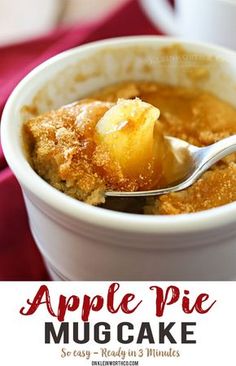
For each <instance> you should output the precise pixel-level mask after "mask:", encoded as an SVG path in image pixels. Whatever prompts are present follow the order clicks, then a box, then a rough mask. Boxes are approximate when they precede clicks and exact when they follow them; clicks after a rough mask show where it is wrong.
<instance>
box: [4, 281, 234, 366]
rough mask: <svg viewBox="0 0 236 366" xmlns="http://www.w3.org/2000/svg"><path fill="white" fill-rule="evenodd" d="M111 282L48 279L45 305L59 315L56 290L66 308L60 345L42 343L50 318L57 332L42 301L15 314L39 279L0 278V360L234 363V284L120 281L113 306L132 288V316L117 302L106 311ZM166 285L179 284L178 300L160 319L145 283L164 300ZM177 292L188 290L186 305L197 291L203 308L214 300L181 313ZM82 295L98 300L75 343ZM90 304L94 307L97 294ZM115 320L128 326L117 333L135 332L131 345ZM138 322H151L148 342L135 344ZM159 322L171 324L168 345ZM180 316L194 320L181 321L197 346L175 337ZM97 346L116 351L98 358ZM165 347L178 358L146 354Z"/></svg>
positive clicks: (8, 365)
mask: <svg viewBox="0 0 236 366" xmlns="http://www.w3.org/2000/svg"><path fill="white" fill-rule="evenodd" d="M110 284H111V283H107V282H105V283H104V282H103V283H101V282H100V283H98V282H89V283H88V282H70V283H68V282H65V283H61V282H60V283H56V282H54V283H52V282H51V283H47V287H48V290H49V295H50V302H51V306H52V310H53V311H54V313H55V314H56V315H58V304H59V296H60V295H63V296H65V303H66V305H67V306H68V308H69V310H68V308H67V311H66V314H65V319H64V321H65V322H68V323H69V327H70V332H69V344H65V343H63V340H61V342H60V343H59V344H55V343H54V342H53V341H52V340H51V343H50V344H45V335H44V333H45V322H52V323H53V325H54V328H55V331H56V332H57V334H58V330H59V327H60V324H61V323H59V321H58V320H57V318H56V317H53V316H51V315H50V314H49V312H48V310H47V306H46V304H45V303H42V304H41V305H39V307H38V309H37V310H36V311H35V312H34V313H33V314H32V315H29V316H23V315H21V314H20V312H19V311H20V309H21V308H22V307H24V308H25V311H27V310H28V309H29V304H27V299H29V300H30V301H31V302H32V301H33V299H34V297H35V295H36V293H37V291H38V290H39V288H40V286H41V285H45V282H44V283H42V282H9V281H5V282H1V283H0V290H1V296H2V297H1V299H2V301H1V302H0V313H1V314H2V317H1V332H0V343H1V353H0V364H1V366H13V365H19V366H32V365H34V366H42V365H46V366H92V362H93V361H100V362H101V363H100V365H101V364H102V362H103V361H104V366H105V365H109V364H110V365H117V366H118V365H119V364H120V365H122V361H123V362H125V363H124V364H125V365H127V366H128V365H130V366H131V365H134V363H133V362H132V363H126V362H128V361H139V366H157V365H158V366H189V365H191V366H199V365H211V366H213V365H215V366H221V365H227V366H235V327H236V317H235V302H236V284H235V283H234V282H230V283H229V282H221V283H217V282H211V283H210V282H182V283H174V282H165V283H161V282H155V281H152V282H132V283H131V282H122V283H120V288H119V290H118V291H117V292H116V293H115V296H114V307H115V308H117V307H118V306H119V304H120V302H121V300H122V298H123V297H124V296H125V295H126V294H128V293H132V294H134V295H135V298H134V299H133V300H132V301H131V302H129V305H128V307H129V309H134V307H135V306H137V305H138V303H139V302H140V301H142V302H141V303H140V305H139V306H138V307H137V308H136V310H135V311H134V312H133V313H132V314H124V312H123V311H122V309H121V308H119V310H118V312H117V313H116V314H112V313H111V312H109V311H108V309H107V297H108V296H107V294H108V288H109V286H110ZM173 285H174V286H178V288H179V290H180V297H179V299H178V301H177V302H174V303H173V304H170V305H167V306H166V307H165V311H164V314H163V316H162V317H156V315H155V314H156V292H155V291H153V290H150V287H151V286H159V287H160V288H162V289H163V292H164V298H165V294H166V290H167V287H168V286H173ZM18 289H20V290H18ZM184 290H188V291H189V295H188V298H189V299H190V306H191V307H193V305H194V303H195V301H196V298H197V296H199V295H200V294H201V293H206V294H208V295H209V298H208V299H207V300H206V301H205V302H204V303H203V308H204V309H207V308H208V307H210V306H211V304H213V302H214V301H215V300H216V303H215V304H214V305H213V307H212V308H211V309H210V311H209V312H207V313H206V314H199V313H198V312H197V311H196V310H195V309H194V310H193V312H192V313H191V314H186V313H184V312H183V311H182V306H181V300H182V298H183V295H184ZM72 295H74V296H77V297H78V298H79V300H80V301H79V305H78V308H76V306H75V305H74V307H72V306H70V305H71V304H73V299H74V298H75V297H72ZM85 295H87V296H89V299H90V301H91V300H92V299H93V298H94V297H95V296H96V295H100V296H102V297H103V299H104V304H103V306H102V308H101V310H99V311H95V309H94V308H92V309H91V312H90V316H89V319H88V320H89V323H90V337H89V342H88V343H85V344H78V343H75V341H73V329H72V327H73V323H78V324H79V339H83V338H82V337H83V336H84V328H83V321H82V320H81V318H82V312H83V310H82V308H83V300H84V296H85ZM171 295H172V294H171V293H170V292H169V294H168V297H167V299H168V300H171V298H172V296H171ZM70 296H71V297H72V298H71V297H70ZM69 297H70V299H69ZM160 299H161V297H159V299H158V300H159V301H158V304H159V303H160ZM176 300H177V299H176ZM43 301H45V296H44V297H43V298H42V302H43ZM61 304H63V298H61ZM93 304H94V306H96V300H94V303H93ZM104 321H105V322H107V323H108V324H110V327H111V339H110V341H109V342H108V343H106V344H98V343H96V342H95V341H94V324H96V323H98V322H104ZM121 322H130V323H132V324H133V325H134V329H133V330H131V329H130V330H128V329H126V331H125V333H124V337H128V336H131V335H133V336H134V340H133V342H131V343H130V344H122V343H119V342H118V341H117V325H118V324H119V323H121ZM142 322H149V323H150V326H151V329H152V332H153V336H154V342H155V343H154V344H150V343H149V342H148V340H147V339H146V340H144V341H143V343H141V344H140V343H139V344H138V343H137V336H138V332H139V329H140V325H141V323H142ZM159 322H164V323H165V326H167V325H168V323H169V322H174V323H175V325H174V326H173V328H172V329H171V330H170V332H171V333H172V334H173V336H174V338H175V339H176V342H177V343H176V344H170V342H169V341H168V339H167V337H165V338H164V344H163V343H160V342H159ZM182 322H193V323H196V325H194V326H193V325H192V326H189V327H188V330H190V331H193V334H189V335H188V337H187V338H188V339H190V340H191V339H193V340H196V341H197V342H196V344H183V343H181V323H182ZM102 330H103V328H102V329H101V328H100V332H99V333H100V337H104V335H103V334H102ZM13 332H14V333H13ZM13 334H14V336H13ZM75 334H76V333H75ZM145 334H147V332H146V333H145ZM75 339H76V337H75ZM62 348H65V349H66V350H68V351H71V354H68V357H64V358H62V357H61V355H62ZM104 348H106V349H108V350H113V351H115V352H117V354H116V355H113V356H108V357H105V355H104V354H103V355H102V350H103V349H104ZM119 348H120V349H121V350H122V351H123V352H126V357H125V359H123V360H122V358H121V357H120V356H119V353H118V352H119ZM170 348H171V349H172V350H179V352H180V355H181V356H180V357H179V358H175V357H161V356H157V357H153V356H150V357H147V349H151V350H158V351H167V352H168V351H169V350H170ZM140 349H141V350H143V357H139V355H140V353H141V352H140V351H139V350H140ZM74 350H87V351H90V352H91V356H90V357H89V360H86V359H85V357H73V351H74ZM128 350H132V351H135V352H136V355H137V357H135V356H134V355H133V354H132V356H130V357H129V355H128V354H127V352H128ZM93 352H97V354H93ZM81 356H82V355H81ZM116 362H117V363H116ZM95 364H96V363H95V362H94V365H95Z"/></svg>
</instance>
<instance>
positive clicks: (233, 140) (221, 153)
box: [105, 135, 236, 197]
mask: <svg viewBox="0 0 236 366" xmlns="http://www.w3.org/2000/svg"><path fill="white" fill-rule="evenodd" d="M166 139H168V141H169V143H170V144H171V145H172V148H173V150H174V151H176V152H178V151H180V150H181V151H185V152H186V156H187V157H188V162H190V164H189V163H188V164H186V169H185V170H183V174H182V177H181V179H178V181H177V182H176V181H175V182H173V183H172V184H171V185H169V186H168V187H166V188H161V189H154V190H150V191H136V192H117V191H111V192H106V193H105V195H106V196H108V197H148V196H159V195H162V194H166V193H171V192H178V191H182V190H183V189H185V188H188V187H190V186H191V185H192V184H193V183H195V182H196V181H197V179H198V178H199V177H200V176H201V175H202V174H203V173H204V172H205V171H206V170H208V169H209V168H210V167H211V166H212V165H214V164H215V163H216V162H217V161H219V160H221V159H223V158H224V157H225V156H227V155H229V154H231V153H234V152H236V135H233V136H230V137H227V138H225V139H223V140H220V141H218V142H216V143H215V144H212V145H209V146H206V147H201V148H199V147H197V146H194V145H191V144H189V143H187V142H186V141H183V140H180V139H178V138H175V137H169V136H167V137H166Z"/></svg>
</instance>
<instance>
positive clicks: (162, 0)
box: [140, 0, 236, 49]
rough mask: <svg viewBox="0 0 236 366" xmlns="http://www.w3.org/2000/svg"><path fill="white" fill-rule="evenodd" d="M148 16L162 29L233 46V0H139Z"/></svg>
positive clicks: (235, 45)
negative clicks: (173, 0) (173, 5)
mask: <svg viewBox="0 0 236 366" xmlns="http://www.w3.org/2000/svg"><path fill="white" fill-rule="evenodd" d="M140 1H141V4H142V5H143V8H144V10H145V11H146V13H147V15H148V16H149V18H150V19H151V20H152V22H153V23H154V24H155V25H156V26H157V27H160V28H161V29H162V30H163V31H164V32H165V33H167V34H169V35H172V36H182V37H184V38H186V39H192V40H199V41H207V42H214V43H216V44H219V45H222V46H226V47H230V48H233V49H236V37H235V34H236V1H235V0H176V9H175V11H174V10H173V9H172V7H171V6H170V5H169V3H168V0H140Z"/></svg>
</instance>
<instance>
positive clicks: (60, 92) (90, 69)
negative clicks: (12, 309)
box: [1, 37, 236, 280]
mask: <svg viewBox="0 0 236 366" xmlns="http://www.w3.org/2000/svg"><path fill="white" fill-rule="evenodd" d="M174 42H176V40H175V39H171V38H170V39H169V38H163V37H130V38H123V39H122V38H121V39H115V40H114V39H113V40H108V41H101V42H95V43H93V44H88V45H85V46H81V47H78V48H76V49H74V50H70V51H67V52H65V53H63V54H61V55H58V56H56V57H55V58H53V59H51V60H48V61H46V62H45V63H44V64H42V65H41V66H39V67H38V68H36V69H35V70H34V71H32V72H31V73H30V74H29V75H28V76H27V77H26V78H25V79H24V80H23V81H22V82H21V83H20V84H19V85H18V86H17V88H16V89H15V91H14V92H13V94H12V96H11V97H10V99H9V101H8V103H7V105H6V108H5V110H4V113H3V117H2V126H1V127H2V144H3V149H4V152H5V156H6V158H7V161H8V163H9V165H10V167H11V169H12V170H13V172H14V173H15V175H16V177H17V179H18V181H19V182H20V184H21V186H22V188H23V191H24V195H25V201H26V205H27V210H28V214H29V218H30V225H31V230H32V233H33V235H34V237H35V240H36V242H37V244H38V246H39V248H40V250H41V251H42V253H43V255H44V256H45V258H46V260H47V262H48V263H49V265H52V266H53V268H55V269H56V270H57V272H58V273H61V274H62V275H63V276H64V277H65V278H68V279H71V280H76V279H79V280H95V279H96V280H105V279H106V280H112V279H120V280H121V279H122V280H150V279H154V278H155V279H158V280H161V279H162V280H168V279H172V280H180V279H181V280H196V279H197V280H216V279H220V280H227V279H234V278H236V265H235V264H236V225H235V221H236V203H232V204H229V205H226V206H223V207H219V208H216V209H212V210H208V211H204V212H199V213H195V214H188V215H179V216H141V215H134V214H125V213H120V212H115V211H109V210H105V209H100V208H97V207H92V206H89V205H87V204H84V203H82V202H79V201H77V200H75V199H72V198H70V197H68V196H66V195H65V194H63V193H61V192H59V191H57V190H56V189H54V188H52V187H51V186H50V185H49V184H47V183H46V182H45V181H43V180H42V179H41V178H40V177H39V176H38V175H37V174H36V173H35V172H34V171H33V170H32V168H31V167H30V165H29V164H28V162H27V161H26V159H25V156H24V153H23V150H22V144H21V138H20V131H21V125H22V122H23V121H22V118H21V114H20V110H21V107H22V106H23V105H25V104H29V103H30V102H31V101H32V99H33V97H34V95H35V94H36V93H37V92H38V91H39V90H41V89H42V87H43V86H44V92H43V93H41V98H40V97H38V98H37V101H38V105H37V106H38V108H39V110H40V111H41V112H43V111H45V110H47V109H48V108H52V107H55V108H56V107H58V106H59V105H62V104H67V103H69V102H71V101H73V100H75V99H76V98H80V97H82V96H83V94H82V93H84V94H86V93H89V92H90V91H93V90H95V89H97V88H99V87H101V86H104V85H108V84H111V83H114V82H116V81H121V80H125V79H129V80H130V79H134V80H135V79H137V80H138V79H148V80H156V81H161V82H164V81H165V82H167V83H171V84H181V85H190V86H191V80H189V79H188V78H187V76H186V74H187V73H186V67H187V68H188V67H189V63H188V59H187V60H186V59H184V60H181V59H180V63H179V62H176V58H174V59H173V61H174V63H173V62H172V59H171V58H168V59H163V57H162V56H163V55H162V53H161V52H160V50H161V49H162V47H166V46H168V45H172V44H173V43H174ZM182 44H183V45H184V47H185V49H186V50H189V51H191V52H193V51H195V52H197V53H199V54H200V55H201V56H199V55H197V57H196V60H198V59H199V57H200V58H202V57H203V58H204V57H206V56H207V55H208V56H211V57H213V56H214V57H216V61H215V62H214V67H212V65H211V64H210V65H209V73H210V77H209V80H207V82H204V81H203V82H202V84H201V83H200V84H198V86H199V87H202V88H205V89H209V90H211V91H213V92H215V93H216V94H218V95H219V96H220V97H224V98H225V99H226V100H228V101H230V102H231V103H234V104H235V105H236V100H235V85H236V53H234V52H232V51H228V50H225V49H223V48H219V47H214V46H210V45H205V44H197V43H196V44H194V43H192V42H191V43H188V42H183V43H182ZM191 59H192V60H193V59H194V58H191ZM132 60H134V64H133V68H130V63H131V61H132ZM217 60H218V61H217ZM186 61H187V63H186V64H185V62H186ZM217 62H219V64H217ZM147 64H148V66H149V67H148V70H150V71H149V73H148V74H147V73H146V71H145V70H147V68H145V67H144V65H147ZM101 65H103V66H102V68H101ZM217 65H218V66H217ZM62 70H63V72H62ZM78 74H81V75H83V77H82V78H81V80H82V81H77V82H75V80H76V78H75V75H78ZM77 80H78V78H77ZM47 97H48V98H50V100H51V101H52V102H53V105H50V106H48V104H47V103H46V100H47Z"/></svg>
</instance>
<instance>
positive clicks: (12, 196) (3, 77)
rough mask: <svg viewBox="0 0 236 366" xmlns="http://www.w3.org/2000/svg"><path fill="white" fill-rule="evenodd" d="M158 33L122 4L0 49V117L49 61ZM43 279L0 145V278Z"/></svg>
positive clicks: (133, 5)
mask: <svg viewBox="0 0 236 366" xmlns="http://www.w3.org/2000/svg"><path fill="white" fill-rule="evenodd" d="M141 34H160V32H158V31H157V30H156V29H155V28H154V27H153V26H152V25H151V24H150V22H149V21H148V20H147V18H146V17H145V15H144V14H143V12H142V10H141V8H140V6H139V3H138V1H137V0H131V1H128V2H127V3H125V5H123V6H122V7H121V8H118V9H116V10H115V11H114V12H113V13H110V14H109V15H108V16H106V17H105V18H103V19H101V20H100V21H98V22H93V23H90V24H87V25H84V26H73V27H71V28H70V29H59V30H56V31H54V32H52V33H50V34H49V35H47V36H44V37H41V38H39V39H34V40H32V41H28V42H25V43H21V44H17V45H11V46H7V47H2V48H1V47H0V72H1V74H0V88H1V92H0V114H1V112H2V109H3V107H4V104H5V102H6V99H7V97H8V96H9V94H10V93H11V91H12V90H13V88H14V87H15V85H16V84H17V83H18V82H19V81H20V80H21V79H22V78H23V77H24V76H25V75H26V74H27V73H28V72H29V71H30V70H32V69H33V68H34V67H35V66H37V65H38V64H40V63H42V62H43V61H45V60H46V59H48V58H49V57H52V56H54V55H55V54H57V53H59V52H62V51H64V50H67V49H69V48H71V47H75V46H78V45H80V44H82V43H87V42H92V41H95V40H98V39H104V38H111V37H119V36H127V35H141ZM47 279H49V277H48V274H47V271H46V269H45V266H44V263H43V261H42V258H41V256H40V254H39V252H38V249H37V247H36V245H35V243H34V241H33V238H32V236H31V234H30V230H29V226H28V220H27V215H26V211H25V207H24V203H23V198H22V194H21V190H20V187H19V185H18V183H17V181H16V179H15V177H14V176H13V174H12V173H11V171H10V169H9V168H8V167H7V163H6V161H5V159H4V156H3V153H2V150H1V147H0V280H28V281H29V280H34V281H41V280H47Z"/></svg>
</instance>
